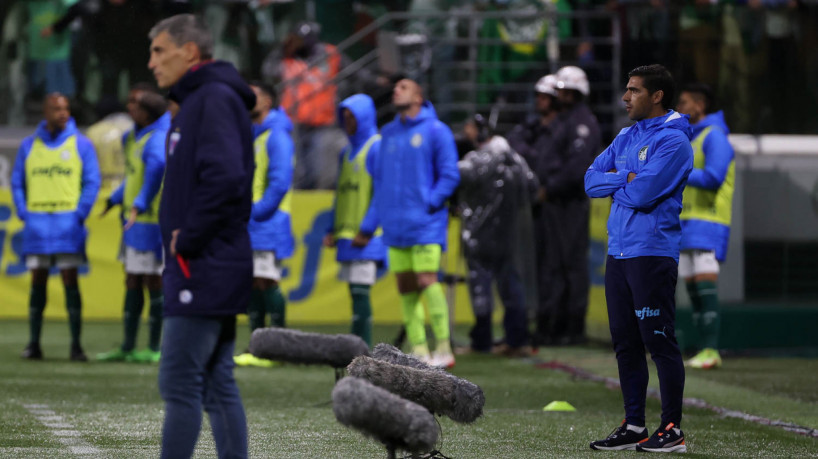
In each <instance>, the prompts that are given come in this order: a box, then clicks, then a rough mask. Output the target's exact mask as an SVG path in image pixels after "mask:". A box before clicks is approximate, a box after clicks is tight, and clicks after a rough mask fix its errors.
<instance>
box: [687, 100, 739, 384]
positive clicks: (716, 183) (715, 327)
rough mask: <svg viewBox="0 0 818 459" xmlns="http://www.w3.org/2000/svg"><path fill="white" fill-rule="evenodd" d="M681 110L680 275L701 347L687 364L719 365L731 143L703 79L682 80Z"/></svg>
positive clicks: (732, 175)
mask: <svg viewBox="0 0 818 459" xmlns="http://www.w3.org/2000/svg"><path fill="white" fill-rule="evenodd" d="M677 110H678V111H679V113H683V114H685V115H689V116H690V122H691V123H692V126H691V127H692V128H693V136H694V137H693V141H692V142H691V144H692V146H693V172H691V173H690V178H689V179H688V181H687V188H685V192H684V200H683V201H682V215H681V219H682V253H681V255H680V256H679V275H680V276H681V277H682V278H683V279H684V281H685V285H687V292H688V294H690V302H691V303H692V304H693V324H694V325H695V326H696V328H697V329H698V330H699V334H700V336H701V338H702V343H703V345H704V348H703V349H702V350H701V352H699V353H698V354H696V355H695V356H694V357H693V358H692V359H690V360H688V361H687V365H688V366H690V367H693V368H702V369H709V368H717V367H720V366H721V356H720V355H719V351H718V347H719V325H720V320H719V319H720V317H719V297H718V288H717V283H718V279H719V263H720V262H723V261H724V259H725V258H726V256H727V242H728V240H729V239H730V217H731V213H732V204H733V187H734V185H735V175H736V172H735V162H734V157H735V154H734V153H733V147H732V146H730V142H729V141H728V140H727V134H728V133H729V132H730V131H729V129H728V128H727V124H726V123H725V122H724V114H723V113H722V112H721V111H715V110H713V91H712V90H711V89H710V87H708V86H707V85H704V84H691V85H688V86H685V87H684V89H682V92H681V94H679V104H678V106H677Z"/></svg>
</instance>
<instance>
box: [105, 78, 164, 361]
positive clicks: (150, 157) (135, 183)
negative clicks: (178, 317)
mask: <svg viewBox="0 0 818 459" xmlns="http://www.w3.org/2000/svg"><path fill="white" fill-rule="evenodd" d="M127 109H128V114H129V115H130V116H131V119H133V121H134V129H133V130H132V131H130V132H128V133H127V134H125V137H124V138H123V147H124V152H125V180H124V181H123V182H122V185H121V186H120V187H119V188H117V189H116V191H114V192H113V194H111V197H110V198H108V205H107V206H106V208H105V211H104V212H103V215H105V213H107V212H108V210H110V209H111V208H112V207H113V206H115V205H122V214H123V221H124V226H123V234H122V253H121V254H120V259H121V260H122V262H123V264H124V265H125V289H126V290H125V309H124V314H123V322H124V325H125V337H124V340H123V341H122V345H121V346H120V347H119V348H118V349H114V350H112V351H110V352H105V353H102V354H97V360H103V361H109V362H110V361H123V360H127V361H133V362H158V361H159V356H160V353H159V340H160V338H161V336H162V303H163V297H162V268H163V262H162V235H161V234H160V232H159V196H160V194H159V190H160V188H161V187H162V177H163V176H164V174H165V137H167V133H168V128H169V127H170V113H167V109H168V104H167V101H166V100H165V98H164V97H162V95H161V94H159V92H158V91H157V90H156V89H154V88H153V87H152V86H151V85H148V84H144V83H141V84H136V85H135V86H134V87H133V89H131V91H130V94H129V95H128V105H127ZM143 288H147V289H148V295H149V298H150V308H149V319H148V329H149V335H148V336H149V341H148V348H147V349H145V350H143V351H135V350H134V348H135V347H136V335H137V332H138V330H139V322H140V321H141V319H142V310H143V309H144V306H145V297H144V293H143Z"/></svg>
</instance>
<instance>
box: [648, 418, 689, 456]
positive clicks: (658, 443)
mask: <svg viewBox="0 0 818 459" xmlns="http://www.w3.org/2000/svg"><path fill="white" fill-rule="evenodd" d="M674 427H676V425H675V424H673V423H672V422H670V423H668V425H666V426H665V428H664V429H662V428H659V429H658V430H657V431H656V432H654V433H653V435H651V436H650V438H649V439H648V441H646V442H644V443H640V444H639V445H637V446H636V450H637V451H643V452H648V453H686V452H687V446H685V433H684V432H682V429H679V433H676V430H674V429H673V428H674Z"/></svg>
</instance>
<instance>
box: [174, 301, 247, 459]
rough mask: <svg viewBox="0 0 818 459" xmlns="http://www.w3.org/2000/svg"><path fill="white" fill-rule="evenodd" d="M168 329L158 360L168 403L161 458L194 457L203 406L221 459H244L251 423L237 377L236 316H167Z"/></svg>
mask: <svg viewBox="0 0 818 459" xmlns="http://www.w3.org/2000/svg"><path fill="white" fill-rule="evenodd" d="M164 327H165V329H164V335H163V338H162V359H161V360H160V362H159V393H160V394H161V395H162V399H163V400H164V401H165V425H164V427H163V428H162V455H161V457H162V458H167V459H171V458H172V459H177V458H189V457H191V456H193V449H194V447H195V446H196V441H197V440H198V438H199V431H200V430H201V428H202V406H204V410H205V411H207V414H208V416H209V417H210V425H211V427H212V428H213V438H214V440H215V442H216V451H217V452H218V455H219V458H225V459H226V458H246V457H247V420H246V418H245V416H244V407H243V406H242V404H241V396H240V395H239V389H238V386H236V380H235V379H233V366H234V364H233V349H234V347H235V340H236V317H235V316H229V317H166V318H165V321H164Z"/></svg>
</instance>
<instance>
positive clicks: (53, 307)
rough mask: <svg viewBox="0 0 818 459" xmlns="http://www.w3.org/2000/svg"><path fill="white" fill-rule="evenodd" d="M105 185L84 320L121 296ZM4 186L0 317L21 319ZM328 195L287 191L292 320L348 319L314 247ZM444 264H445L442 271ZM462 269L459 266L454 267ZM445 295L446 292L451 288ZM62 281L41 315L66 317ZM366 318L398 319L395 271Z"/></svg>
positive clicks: (375, 294)
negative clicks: (290, 210) (291, 249)
mask: <svg viewBox="0 0 818 459" xmlns="http://www.w3.org/2000/svg"><path fill="white" fill-rule="evenodd" d="M109 193H110V191H109V190H108V191H106V190H102V191H101V192H100V195H99V199H98V201H97V204H96V206H95V208H94V210H93V212H92V213H91V216H90V217H89V218H88V220H87V222H86V226H87V228H88V243H87V255H88V264H87V266H84V267H83V268H82V269H81V275H80V289H81V292H82V299H83V317H84V318H86V319H119V318H121V317H122V304H123V299H124V294H125V285H124V282H125V281H124V278H125V275H124V272H123V270H122V265H121V263H119V262H118V261H117V254H118V251H119V244H120V239H121V225H120V222H119V218H118V216H117V215H116V213H115V212H110V213H109V214H108V215H107V216H106V217H104V218H100V217H99V214H100V212H101V211H102V209H103V208H104V205H105V198H107V196H108V194H109ZM11 202H12V200H11V192H10V190H9V189H8V188H0V240H2V242H3V244H2V250H0V298H2V301H0V319H2V318H25V317H27V315H28V296H29V289H30V276H29V274H28V272H27V271H26V269H25V262H24V260H23V259H22V258H21V256H20V254H19V245H20V241H19V233H20V230H21V229H22V223H21V222H20V221H19V220H17V218H16V216H15V215H14V212H13V206H12V204H11ZM331 206H332V193H331V192H328V191H315V192H309V191H299V192H295V193H294V196H293V206H292V208H293V232H294V234H295V239H296V250H295V254H294V255H293V257H292V258H290V259H288V260H284V262H283V269H284V278H283V279H282V282H281V285H282V288H283V290H284V292H285V294H286V295H287V297H288V306H287V307H288V309H287V318H288V322H289V323H292V324H306V323H347V322H349V321H350V320H351V315H352V311H351V302H350V298H349V291H348V288H347V284H345V283H342V282H339V281H338V280H337V279H336V277H337V272H338V264H337V263H336V261H335V250H334V249H327V248H324V247H322V246H321V240H322V238H323V237H324V234H325V230H326V228H327V226H328V219H329V218H330V214H329V211H330V207H331ZM449 247H450V249H451V250H450V251H449V253H448V255H447V256H446V257H444V266H448V267H459V268H460V270H461V271H462V270H464V269H465V268H464V266H463V265H464V264H463V263H462V262H460V263H458V261H457V252H458V250H459V243H458V222H457V221H456V220H455V221H453V222H452V224H451V228H450V231H449ZM448 271H451V269H447V272H448ZM461 274H462V272H461ZM450 293H452V292H450ZM453 293H454V298H455V317H456V319H457V320H458V321H460V322H471V321H472V313H471V306H470V303H469V300H468V292H467V290H466V288H465V286H464V285H462V284H461V285H459V286H458V287H456V289H455V290H454V292H453ZM64 305H65V302H64V293H63V289H62V285H61V283H60V280H59V276H57V275H56V273H55V274H54V275H53V276H52V278H51V280H50V281H49V285H48V306H47V307H46V311H45V315H46V318H65V317H66V311H65V306H64ZM372 308H373V318H374V320H375V322H376V323H399V322H400V321H401V313H400V299H399V297H398V294H397V287H396V285H395V280H394V276H392V275H390V274H388V273H381V277H380V279H379V281H378V282H377V284H376V285H375V286H374V287H373V289H372Z"/></svg>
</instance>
